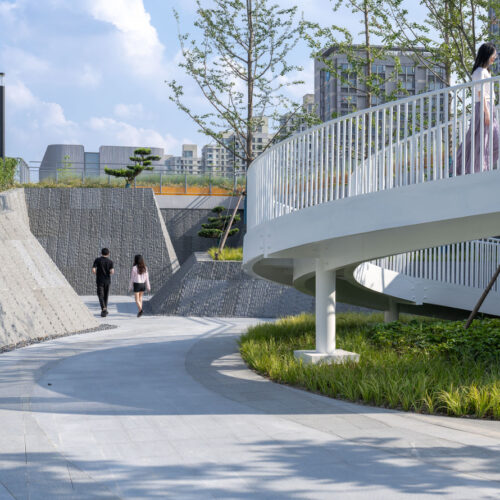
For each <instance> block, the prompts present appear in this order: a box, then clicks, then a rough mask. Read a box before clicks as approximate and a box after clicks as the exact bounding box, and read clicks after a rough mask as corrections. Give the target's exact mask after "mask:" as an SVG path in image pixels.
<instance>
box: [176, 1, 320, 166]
mask: <svg viewBox="0 0 500 500" xmlns="http://www.w3.org/2000/svg"><path fill="white" fill-rule="evenodd" d="M196 3H197V14H198V17H197V19H196V21H195V23H194V28H195V29H196V31H197V32H198V35H197V36H196V35H195V36H192V35H190V34H188V33H183V34H180V35H179V42H180V45H181V50H182V56H183V61H182V62H181V63H180V67H181V68H182V69H183V70H184V71H185V73H186V74H187V75H188V76H189V77H191V78H192V80H194V82H195V83H196V85H197V87H198V88H199V90H200V92H201V95H202V96H203V97H204V99H205V101H206V103H207V105H208V107H209V110H208V111H207V113H204V114H200V113H198V112H197V111H195V110H193V109H191V108H189V107H188V106H187V104H186V103H185V99H184V89H183V87H182V86H181V85H180V84H178V83H177V82H176V81H175V80H173V81H169V82H167V83H168V85H169V87H170V90H171V95H170V99H171V100H172V101H173V102H174V103H175V104H176V105H177V107H178V108H179V109H181V110H182V111H184V112H185V113H186V114H187V115H188V116H189V117H190V118H191V119H192V120H193V121H194V122H195V123H196V124H197V125H198V127H199V129H200V132H202V133H204V134H205V135H208V136H209V137H211V138H212V139H213V140H214V141H215V142H216V143H218V144H219V145H220V146H222V147H224V148H225V149H227V150H228V151H229V152H230V153H231V155H232V156H233V157H236V158H238V159H240V160H241V161H243V162H244V164H245V166H246V168H248V166H249V165H250V163H251V162H252V160H253V159H254V150H253V141H252V139H253V137H254V134H255V133H256V132H257V131H258V130H259V128H260V127H262V122H263V117H269V118H270V119H271V120H273V121H279V118H280V117H281V114H285V113H287V117H288V120H287V123H284V124H283V126H282V127H280V129H279V130H278V131H277V132H276V137H280V138H282V134H283V130H284V129H286V128H287V127H288V126H290V125H292V129H293V125H295V124H296V125H297V126H299V125H300V123H304V122H306V123H308V122H311V123H313V122H317V117H316V115H314V114H310V113H307V112H305V111H304V109H303V108H302V105H301V104H300V103H296V102H293V101H292V100H290V99H289V98H288V97H287V96H285V95H284V94H283V90H284V89H285V88H286V87H289V86H295V85H299V84H302V83H303V82H302V81H298V80H292V79H291V78H290V76H289V75H290V74H292V73H294V72H296V71H297V70H301V69H302V68H300V67H298V66H293V65H290V64H289V63H288V61H289V59H290V57H289V54H290V52H291V51H292V50H293V49H294V48H295V46H296V45H297V42H298V41H299V39H300V26H299V24H298V23H297V21H296V11H297V7H292V8H281V7H280V6H279V5H277V4H271V2H269V0H213V1H212V2H210V3H211V6H210V8H207V7H204V6H202V3H205V2H201V1H200V0H197V1H196ZM174 13H175V16H176V18H177V21H179V15H178V13H177V12H175V11H174ZM200 40H201V41H200ZM298 118H300V119H298ZM290 132H293V130H291V131H290ZM225 133H231V134H233V137H234V140H233V141H225V140H224V134H225ZM272 143H273V140H271V141H270V142H269V144H266V145H264V148H263V151H265V150H266V149H267V148H268V147H269V146H270V145H272Z"/></svg>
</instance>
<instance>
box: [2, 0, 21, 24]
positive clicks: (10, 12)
mask: <svg viewBox="0 0 500 500" xmlns="http://www.w3.org/2000/svg"><path fill="white" fill-rule="evenodd" d="M17 8H18V5H16V4H15V3H12V2H0V17H5V18H6V19H7V20H11V19H13V18H14V14H15V10H16V9H17Z"/></svg>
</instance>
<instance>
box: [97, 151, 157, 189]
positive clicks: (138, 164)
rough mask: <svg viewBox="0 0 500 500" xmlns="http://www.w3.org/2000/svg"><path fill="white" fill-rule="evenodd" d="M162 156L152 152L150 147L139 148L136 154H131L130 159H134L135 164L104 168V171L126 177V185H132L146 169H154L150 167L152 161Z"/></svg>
mask: <svg viewBox="0 0 500 500" xmlns="http://www.w3.org/2000/svg"><path fill="white" fill-rule="evenodd" d="M159 159H160V157H159V156H157V155H152V154H151V149H149V148H138V149H136V150H135V151H134V156H130V161H133V162H134V164H133V165H127V168H120V169H113V168H108V167H105V168H104V172H106V173H107V174H108V175H113V176H115V177H124V178H125V179H126V180H127V183H126V185H125V187H130V184H132V182H134V179H135V178H136V177H137V176H138V175H139V174H140V173H141V172H142V171H144V170H153V167H150V165H151V162H153V161H157V160H159Z"/></svg>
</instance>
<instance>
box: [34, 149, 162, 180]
mask: <svg viewBox="0 0 500 500" xmlns="http://www.w3.org/2000/svg"><path fill="white" fill-rule="evenodd" d="M137 148H138V146H136V147H129V146H101V147H100V148H99V152H97V153H95V152H87V151H85V148H84V147H83V146H82V145H80V144H51V145H49V146H47V149H46V150H45V154H44V156H43V159H42V162H41V164H40V169H39V180H40V181H43V180H44V179H49V178H52V179H55V178H57V177H58V175H59V174H61V173H63V172H68V171H71V173H72V174H75V175H82V176H83V177H93V176H96V177H97V176H100V175H105V172H104V169H105V168H106V167H109V168H115V169H119V168H126V166H127V165H131V161H130V157H131V156H133V155H134V151H135V150H136V149H137ZM151 154H153V155H157V156H159V157H160V158H161V159H160V160H159V161H155V162H153V163H152V166H153V167H154V168H155V169H158V168H160V167H161V166H163V165H164V163H165V158H166V157H165V155H164V151H163V148H151Z"/></svg>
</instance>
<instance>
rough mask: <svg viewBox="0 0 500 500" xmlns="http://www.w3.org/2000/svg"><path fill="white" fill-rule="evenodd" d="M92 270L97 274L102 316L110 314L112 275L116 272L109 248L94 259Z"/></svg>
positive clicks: (104, 249)
mask: <svg viewBox="0 0 500 500" xmlns="http://www.w3.org/2000/svg"><path fill="white" fill-rule="evenodd" d="M92 272H93V273H94V274H95V275H96V285H97V297H98V298H99V304H100V305H101V317H103V318H105V317H106V316H107V315H108V297H109V287H110V286H111V276H112V275H113V274H114V273H115V266H114V265H113V261H112V260H111V259H110V258H109V249H107V248H103V249H102V250H101V257H97V259H95V260H94V265H93V266H92Z"/></svg>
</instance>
